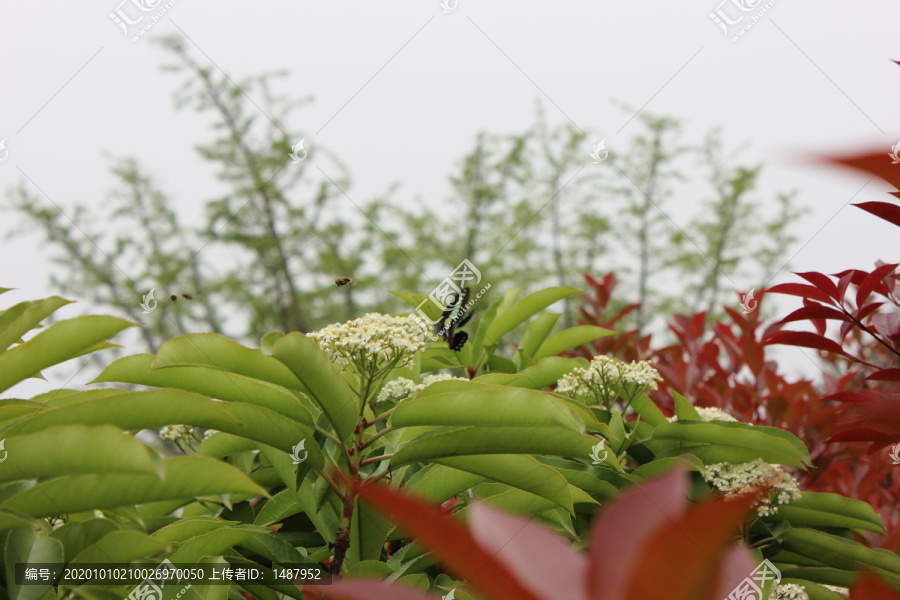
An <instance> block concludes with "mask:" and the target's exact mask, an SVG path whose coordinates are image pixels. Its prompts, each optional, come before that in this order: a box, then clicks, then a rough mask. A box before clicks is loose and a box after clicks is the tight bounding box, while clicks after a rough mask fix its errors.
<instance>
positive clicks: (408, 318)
mask: <svg viewBox="0 0 900 600" xmlns="http://www.w3.org/2000/svg"><path fill="white" fill-rule="evenodd" d="M426 335H427V332H425V331H424V330H423V329H422V328H421V326H419V324H418V321H417V320H416V318H415V317H414V316H413V315H412V314H409V315H404V316H400V317H395V316H391V315H382V314H378V313H369V314H367V315H365V316H363V317H360V318H358V319H354V320H352V321H347V322H346V323H335V324H333V325H328V326H327V327H323V328H322V329H320V330H319V331H314V332H312V333H308V334H307V337H310V338H312V339H314V340H315V341H316V343H318V344H319V347H320V348H322V350H324V351H325V352H326V353H327V354H328V357H329V358H330V359H331V360H333V361H334V362H336V363H338V364H342V365H348V364H356V365H359V366H362V367H364V368H374V369H376V370H377V369H378V368H379V367H380V366H382V364H383V363H389V362H394V361H398V364H400V365H402V366H409V365H411V364H412V362H413V355H414V354H415V353H416V352H418V351H420V350H424V349H425V346H426V345H427V343H426V340H425V337H426Z"/></svg>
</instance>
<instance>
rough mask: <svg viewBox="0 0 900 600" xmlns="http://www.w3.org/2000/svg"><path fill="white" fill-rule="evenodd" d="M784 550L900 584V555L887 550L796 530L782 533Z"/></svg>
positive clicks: (810, 531) (813, 532) (826, 534)
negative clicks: (867, 571)
mask: <svg viewBox="0 0 900 600" xmlns="http://www.w3.org/2000/svg"><path fill="white" fill-rule="evenodd" d="M779 510H781V507H779ZM781 548H782V549H783V550H785V551H788V552H795V553H797V554H800V555H803V556H809V557H811V558H814V559H815V560H817V561H820V562H822V563H824V564H825V565H828V566H830V567H834V568H837V569H843V570H846V571H864V570H871V571H874V572H876V573H878V574H880V575H883V576H885V577H886V578H888V579H889V580H890V581H892V582H894V583H900V556H897V555H896V554H894V553H893V552H889V551H887V550H882V549H876V548H867V547H865V546H863V545H862V544H860V543H859V542H857V541H854V540H848V539H846V538H842V537H839V536H836V535H831V534H829V533H824V532H821V531H815V530H813V529H801V528H796V529H788V530H787V531H785V532H783V533H782V534H781Z"/></svg>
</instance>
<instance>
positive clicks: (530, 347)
mask: <svg viewBox="0 0 900 600" xmlns="http://www.w3.org/2000/svg"><path fill="white" fill-rule="evenodd" d="M560 316H561V315H559V314H554V313H544V314H542V315H539V316H538V317H537V318H536V319H534V320H533V321H532V322H531V323H529V324H528V326H527V327H525V333H523V334H522V339H521V340H520V341H519V347H518V348H517V349H516V352H517V353H519V352H521V353H522V354H524V355H525V356H530V357H532V358H534V357H535V354H536V353H537V351H538V348H540V347H541V344H543V343H544V340H546V339H547V336H548V335H550V332H551V331H552V330H553V326H554V325H556V322H557V321H558V320H559V317H560Z"/></svg>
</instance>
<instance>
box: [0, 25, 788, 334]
mask: <svg viewBox="0 0 900 600" xmlns="http://www.w3.org/2000/svg"><path fill="white" fill-rule="evenodd" d="M163 45H164V47H165V48H166V50H167V51H168V53H169V55H170V56H171V57H173V58H174V59H175V62H174V64H171V65H168V66H166V67H164V68H165V69H167V70H170V71H172V72H173V73H176V74H177V75H179V76H180V77H181V78H182V80H183V81H182V85H181V87H180V88H179V89H178V90H177V92H176V94H175V102H176V105H177V107H179V108H180V109H193V110H195V111H196V112H197V113H198V114H199V115H200V116H202V117H203V118H207V119H209V123H210V127H211V132H212V133H211V136H210V139H209V141H208V142H207V143H205V144H202V145H199V146H198V147H197V151H198V152H199V153H200V155H201V156H202V158H204V159H205V160H206V161H208V162H209V163H210V164H211V165H213V166H214V168H215V172H216V173H217V177H218V178H219V180H220V181H221V182H222V183H223V184H224V189H225V193H222V194H220V195H219V196H215V197H211V198H208V199H206V200H205V204H204V207H205V216H204V218H203V221H202V222H201V223H199V224H186V223H185V217H184V215H183V214H182V213H180V212H179V210H177V208H176V207H175V203H174V202H173V201H172V199H171V196H170V194H169V193H167V192H166V191H165V190H162V189H161V188H160V187H159V185H158V184H157V183H156V182H155V180H154V177H153V176H152V175H151V174H149V173H146V172H145V171H144V170H143V169H142V168H141V165H140V162H139V160H138V159H137V158H133V157H125V158H114V159H113V161H112V167H111V171H112V174H113V175H114V177H115V179H116V182H117V184H116V186H115V191H113V192H111V194H110V200H111V201H110V202H109V203H108V204H106V205H100V208H90V209H89V208H87V207H86V206H82V205H79V206H76V207H75V208H74V209H72V210H71V211H69V212H70V213H71V218H70V216H69V213H67V212H63V211H62V210H60V209H59V208H58V207H56V206H55V205H52V204H50V203H48V202H46V201H44V200H43V199H42V198H41V196H40V195H39V194H38V193H37V192H36V191H34V190H32V189H30V188H29V186H28V185H27V184H26V183H24V182H23V183H21V184H20V185H18V186H17V187H16V188H15V189H13V190H10V192H9V193H8V194H7V197H6V202H5V204H6V205H7V207H10V208H12V210H13V211H14V212H15V213H17V214H18V215H19V216H20V217H21V218H22V219H23V220H24V221H25V222H26V223H27V224H28V225H29V226H30V227H27V228H25V229H23V230H27V229H29V228H30V229H32V230H33V229H34V228H37V229H38V230H40V231H41V232H42V233H43V235H44V237H45V238H46V241H47V244H48V246H47V247H48V249H49V250H50V251H51V252H52V253H53V258H54V260H55V261H56V262H57V263H59V264H60V265H61V266H62V268H61V269H60V270H59V271H58V273H56V274H55V275H54V276H53V280H52V282H51V283H52V285H53V286H54V288H55V289H56V290H58V291H59V293H63V294H65V295H67V296H68V297H72V298H78V299H80V300H81V301H82V302H85V303H87V305H88V306H89V307H91V309H92V310H103V311H105V312H111V313H113V314H121V315H123V316H125V317H127V318H130V319H132V320H135V321H137V322H140V323H141V324H142V327H141V329H140V335H141V340H142V343H143V345H144V346H146V350H148V351H150V352H154V351H155V350H156V348H158V347H159V345H160V344H161V343H162V342H163V341H165V340H167V339H169V338H171V337H173V336H174V335H178V334H179V333H182V332H199V331H209V332H215V333H224V334H226V335H229V336H231V337H233V338H236V339H239V340H242V341H244V342H246V343H248V344H256V343H257V342H258V340H259V337H260V336H261V335H263V334H265V333H266V332H268V331H272V330H280V331H297V330H299V331H309V330H312V329H316V328H319V327H321V326H322V325H324V324H326V323H330V322H335V321H341V320H346V319H350V318H354V317H357V316H361V315H362V314H364V313H366V312H371V311H378V312H394V311H401V310H402V311H405V310H406V307H405V306H404V305H403V303H401V302H400V301H399V300H398V299H396V298H395V297H394V296H392V295H391V294H390V292H391V291H418V292H423V293H427V292H430V291H431V290H432V289H433V288H434V287H435V285H436V284H437V283H438V282H439V281H440V280H441V279H443V278H444V277H446V276H447V275H449V274H450V273H451V272H452V270H453V269H454V268H455V267H456V265H458V264H459V263H460V262H461V261H462V260H463V259H465V258H468V259H469V260H470V261H472V262H473V263H474V264H475V265H476V266H477V267H478V268H479V269H480V270H481V272H482V274H483V275H484V277H485V280H486V282H490V283H491V284H492V289H491V292H490V293H489V297H488V298H486V299H484V300H482V302H483V303H484V306H487V303H488V302H490V301H491V297H490V296H491V295H494V294H496V293H497V292H502V291H504V290H505V289H507V288H508V287H510V286H514V285H522V286H527V287H529V288H532V289H534V288H538V287H541V286H547V285H576V286H577V285H579V284H580V277H579V273H581V272H589V273H598V272H605V271H610V270H612V271H616V272H617V273H619V274H620V279H621V280H622V288H624V289H625V290H632V291H631V293H630V294H626V295H623V296H624V297H623V300H622V301H623V302H626V301H627V302H641V309H640V310H639V311H637V312H636V313H635V314H634V315H630V316H629V320H626V321H623V322H622V323H621V325H622V327H628V328H634V327H637V328H638V329H647V328H648V327H651V328H652V327H654V326H656V325H655V324H652V322H653V320H654V319H657V321H661V317H664V316H667V315H669V314H671V312H672V311H676V310H678V311H691V310H694V309H706V310H709V312H710V318H711V319H712V318H715V317H717V316H720V315H721V314H722V312H721V311H720V310H719V309H718V307H719V305H720V303H721V301H722V299H723V298H724V293H725V292H726V291H727V290H728V289H729V288H732V289H733V288H734V287H735V286H737V285H738V284H741V285H742V286H743V287H744V288H745V289H749V288H751V287H760V286H761V285H763V284H764V283H765V282H766V280H767V279H768V278H769V277H771V276H772V275H773V274H774V271H775V270H776V269H778V268H780V267H781V265H782V264H783V261H784V257H785V255H786V253H787V251H788V249H789V247H790V244H791V243H792V238H791V236H790V234H789V232H790V226H791V224H792V223H793V222H795V221H796V220H797V218H799V216H800V214H801V213H800V212H799V211H798V210H797V209H796V207H795V205H794V202H793V196H792V195H790V194H782V195H780V196H779V197H778V199H777V206H778V209H777V211H774V215H773V216H772V218H770V219H766V218H763V217H762V216H761V213H762V212H763V211H772V206H771V204H772V203H771V202H770V203H768V204H767V203H765V202H764V201H763V199H760V198H758V197H755V196H753V193H754V189H755V186H756V185H757V182H758V179H759V176H760V172H761V167H760V166H759V165H754V166H746V165H742V164H741V163H740V162H739V159H738V158H737V157H736V156H735V155H734V153H732V154H730V155H728V156H727V157H726V153H725V150H724V148H723V144H722V141H721V135H720V134H719V133H718V132H715V131H714V132H711V133H710V134H709V135H708V136H707V138H706V139H705V140H704V141H703V142H702V143H700V144H696V145H694V146H692V145H690V144H687V143H685V142H683V141H682V140H681V135H680V128H679V123H678V121H677V120H675V119H674V118H671V117H667V116H656V115H651V114H649V113H640V114H639V115H638V118H637V119H636V121H637V123H638V124H639V126H640V128H639V131H637V133H635V134H634V135H633V137H632V138H630V140H628V141H623V142H621V143H617V148H616V149H615V151H613V150H610V155H609V158H608V160H606V161H604V162H603V163H602V164H599V165H598V164H594V161H593V160H592V159H591V157H590V156H589V151H590V147H591V141H592V140H591V139H589V138H591V136H592V135H594V134H593V133H592V132H585V131H582V130H581V129H579V128H578V127H577V126H575V125H574V124H572V123H564V124H562V125H556V126H554V125H553V124H551V123H549V122H548V120H547V118H546V116H545V114H544V111H543V108H542V106H541V105H540V104H538V106H537V110H536V116H535V122H534V123H533V125H532V126H530V127H529V128H528V129H527V130H526V131H524V132H521V133H513V134H509V133H506V134H501V133H497V132H488V131H483V132H481V133H479V134H478V135H477V136H476V138H475V140H474V147H473V149H472V150H471V152H469V153H467V154H466V155H465V156H464V157H462V159H461V162H460V164H459V166H458V168H457V170H456V172H454V173H452V174H450V175H449V182H450V184H451V186H452V190H453V195H452V197H451V198H447V199H444V200H443V201H441V202H438V203H435V202H433V201H425V200H423V199H421V198H415V199H413V200H406V201H403V200H400V199H398V198H397V186H396V185H395V186H392V187H391V188H390V189H388V190H385V191H384V193H383V194H381V195H380V196H378V197H376V198H371V199H368V200H366V201H365V202H356V201H355V200H354V199H352V198H351V196H350V195H349V192H350V190H351V188H352V177H351V175H350V172H349V170H348V169H347V167H346V166H345V165H344V164H343V163H342V162H341V160H340V158H339V157H337V156H335V155H334V154H333V153H332V152H330V151H329V150H328V149H327V148H326V147H324V146H320V145H316V147H315V148H313V149H311V150H310V160H305V161H304V162H302V163H300V164H294V163H293V162H292V161H291V159H290V156H289V155H290V153H291V151H292V147H293V146H294V144H296V143H297V142H298V141H299V140H301V139H306V138H307V137H308V135H307V134H304V132H302V131H296V130H293V129H291V127H290V126H289V125H288V123H289V122H291V120H292V115H294V113H295V111H297V110H298V109H301V108H302V107H303V106H304V105H306V104H307V103H308V102H310V99H309V98H299V99H297V98H291V97H287V96H284V95H279V94H277V93H276V92H275V91H273V90H274V88H275V87H276V85H277V81H278V79H279V78H280V77H282V76H283V75H285V73H283V72H276V73H265V74H262V75H257V76H252V77H247V78H243V79H239V80H233V79H232V78H230V77H228V76H227V75H225V74H223V73H221V72H220V71H219V70H218V69H216V68H215V67H214V66H213V65H211V64H206V63H204V62H198V60H196V59H195V58H194V57H193V56H192V54H191V53H190V52H189V51H188V50H187V49H186V47H185V45H184V44H183V43H182V41H181V40H180V39H179V38H177V37H170V38H167V39H165V41H164V43H163ZM251 98H256V99H257V100H259V102H255V101H254V100H253V99H251ZM597 139H599V137H598V138H597ZM313 159H314V160H313ZM695 159H699V161H700V167H701V170H700V172H699V178H693V179H692V178H689V177H688V176H687V175H686V174H685V172H686V170H688V169H689V168H690V161H691V160H695ZM695 166H696V165H695ZM695 170H696V169H695ZM692 174H693V173H692ZM698 181H699V182H702V183H703V185H706V186H708V188H709V190H710V194H709V199H708V200H707V201H706V203H705V204H704V205H703V206H702V208H701V210H700V212H699V213H698V214H696V215H690V214H686V212H685V211H684V210H681V209H679V208H677V207H676V206H677V205H675V202H676V200H678V199H679V195H684V194H685V193H686V192H685V190H686V189H689V186H690V185H694V186H696V185H698ZM679 224H681V225H679ZM339 276H348V277H352V278H353V280H354V284H352V285H348V286H343V287H337V286H335V284H334V279H335V278H336V277H339ZM151 289H153V290H154V293H155V299H156V300H157V301H158V303H159V304H158V307H157V309H156V310H154V311H153V312H151V313H149V314H146V313H144V311H143V310H142V308H141V302H142V300H143V299H144V297H145V295H146V294H147V293H148V292H149V291H150V290H151ZM181 294H188V295H190V296H191V299H189V300H188V299H185V298H183V297H182V296H181ZM170 295H175V296H176V298H178V300H177V301H175V302H172V301H170V300H168V297H169V296H170ZM576 308H577V307H576V306H575V305H573V304H571V303H567V304H566V305H565V306H563V307H562V310H563V313H564V319H561V320H560V323H559V325H560V326H570V325H572V324H573V323H574V320H575V319H576V318H577V310H576Z"/></svg>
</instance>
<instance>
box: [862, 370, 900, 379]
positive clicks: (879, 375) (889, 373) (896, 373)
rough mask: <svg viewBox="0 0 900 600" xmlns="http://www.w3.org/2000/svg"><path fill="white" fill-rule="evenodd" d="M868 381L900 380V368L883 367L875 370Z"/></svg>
mask: <svg viewBox="0 0 900 600" xmlns="http://www.w3.org/2000/svg"><path fill="white" fill-rule="evenodd" d="M866 381H900V369H882V370H880V371H875V372H874V373H872V374H871V375H869V376H868V377H866Z"/></svg>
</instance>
